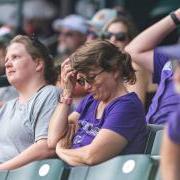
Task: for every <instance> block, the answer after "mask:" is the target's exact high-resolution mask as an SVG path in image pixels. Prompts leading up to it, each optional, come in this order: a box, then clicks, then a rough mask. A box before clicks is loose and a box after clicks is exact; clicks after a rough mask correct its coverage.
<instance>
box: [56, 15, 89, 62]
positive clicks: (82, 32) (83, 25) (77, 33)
mask: <svg viewBox="0 0 180 180" xmlns="http://www.w3.org/2000/svg"><path fill="white" fill-rule="evenodd" d="M53 28H54V29H55V30H56V31H57V32H58V33H59V37H58V47H57V53H58V56H59V58H60V59H61V62H62V61H63V60H64V59H66V58H67V57H68V56H69V55H71V54H72V53H73V52H74V51H75V50H76V49H77V48H79V47H80V46H81V45H83V44H84V42H85V41H86V35H87V32H88V25H87V22H86V20H85V19H84V18H83V17H81V16H79V15H75V14H73V15H69V16H67V17H65V18H64V19H57V20H55V21H54V22H53Z"/></svg>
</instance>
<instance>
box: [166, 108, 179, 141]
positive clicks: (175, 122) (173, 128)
mask: <svg viewBox="0 0 180 180" xmlns="http://www.w3.org/2000/svg"><path fill="white" fill-rule="evenodd" d="M176 109H177V111H176V112H174V113H172V114H171V115H170V121H169V122H168V135H169V137H170V139H171V140H172V141H173V142H175V143H177V144H180V106H179V107H178V108H176Z"/></svg>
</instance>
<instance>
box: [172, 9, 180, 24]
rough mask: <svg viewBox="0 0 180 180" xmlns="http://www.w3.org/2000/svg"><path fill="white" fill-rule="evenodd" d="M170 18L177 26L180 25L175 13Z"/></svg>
mask: <svg viewBox="0 0 180 180" xmlns="http://www.w3.org/2000/svg"><path fill="white" fill-rule="evenodd" d="M170 17H171V19H172V20H173V22H174V24H175V25H176V26H178V25H180V20H179V19H178V18H177V16H176V14H175V13H174V12H171V13H170Z"/></svg>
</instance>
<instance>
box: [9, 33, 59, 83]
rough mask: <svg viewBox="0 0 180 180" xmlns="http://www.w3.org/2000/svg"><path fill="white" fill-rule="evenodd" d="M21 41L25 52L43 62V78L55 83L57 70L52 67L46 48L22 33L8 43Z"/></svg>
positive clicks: (35, 39)
mask: <svg viewBox="0 0 180 180" xmlns="http://www.w3.org/2000/svg"><path fill="white" fill-rule="evenodd" d="M13 43H21V44H23V45H25V47H26V50H27V52H28V53H29V54H30V55H31V57H32V58H33V59H36V58H40V59H42V61H43V62H44V66H45V70H44V78H45V80H46V81H47V83H48V84H55V83H56V80H57V72H56V70H55V67H54V62H53V59H52V57H51V55H50V54H49V51H48V49H47V48H46V46H44V45H43V44H42V43H41V42H40V41H39V40H38V39H37V38H35V37H32V38H29V37H28V36H24V35H17V36H15V37H14V38H13V39H12V40H11V41H10V44H9V45H11V44H13Z"/></svg>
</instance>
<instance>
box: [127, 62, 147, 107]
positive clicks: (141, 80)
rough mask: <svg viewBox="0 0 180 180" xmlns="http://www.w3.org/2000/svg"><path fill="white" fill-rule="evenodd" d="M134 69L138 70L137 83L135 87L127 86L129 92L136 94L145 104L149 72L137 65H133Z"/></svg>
mask: <svg viewBox="0 0 180 180" xmlns="http://www.w3.org/2000/svg"><path fill="white" fill-rule="evenodd" d="M133 67H134V69H135V70H136V79H137V80H136V83H135V84H134V85H129V84H127V89H128V91H129V92H135V93H136V94H137V95H138V97H139V98H140V100H141V101H142V103H143V104H145V100H146V92H147V87H148V74H147V72H146V71H145V70H144V69H143V68H142V67H140V66H138V65H137V64H135V63H133Z"/></svg>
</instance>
